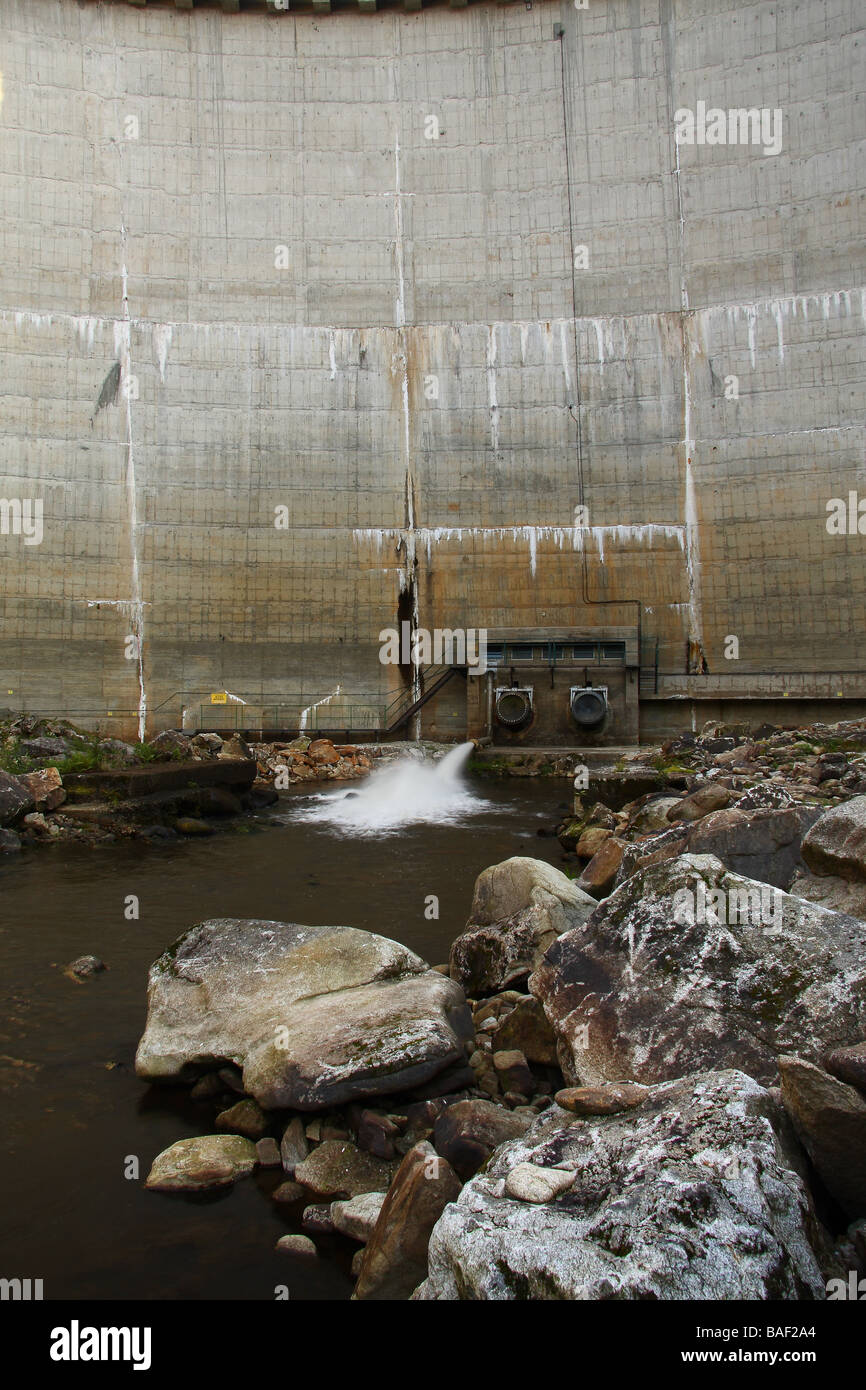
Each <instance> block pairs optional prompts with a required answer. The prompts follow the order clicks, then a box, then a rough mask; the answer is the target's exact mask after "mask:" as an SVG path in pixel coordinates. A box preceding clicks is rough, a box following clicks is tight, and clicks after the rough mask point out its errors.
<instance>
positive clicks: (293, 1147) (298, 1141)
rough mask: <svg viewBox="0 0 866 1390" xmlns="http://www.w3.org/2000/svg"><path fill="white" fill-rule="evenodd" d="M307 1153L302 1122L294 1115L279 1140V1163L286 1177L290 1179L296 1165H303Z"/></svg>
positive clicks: (307, 1146)
mask: <svg viewBox="0 0 866 1390" xmlns="http://www.w3.org/2000/svg"><path fill="white" fill-rule="evenodd" d="M309 1152H310V1146H309V1144H308V1142H307V1136H306V1134H305V1133H304V1122H303V1120H302V1119H301V1117H300V1115H295V1116H294V1118H293V1119H291V1120H289V1123H288V1124H287V1125H286V1127H285V1129H284V1130H283V1137H282V1139H281V1140H280V1162H281V1163H282V1165H283V1172H284V1173H285V1174H286V1175H287V1176H288V1177H292V1176H293V1175H294V1172H295V1169H296V1168H297V1166H298V1164H299V1163H303V1161H304V1159H305V1158H306V1157H307V1154H308V1153H309Z"/></svg>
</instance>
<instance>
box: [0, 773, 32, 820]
mask: <svg viewBox="0 0 866 1390" xmlns="http://www.w3.org/2000/svg"><path fill="white" fill-rule="evenodd" d="M35 805H36V802H35V801H34V799H33V794H32V792H31V791H30V788H29V787H27V786H25V784H24V782H22V781H21V779H20V778H18V777H13V776H12V774H11V773H9V772H3V771H0V826H12V825H17V824H18V822H19V821H21V820H23V819H24V817H25V816H26V815H29V814H30V812H31V811H32V810H33V808H34V806H35Z"/></svg>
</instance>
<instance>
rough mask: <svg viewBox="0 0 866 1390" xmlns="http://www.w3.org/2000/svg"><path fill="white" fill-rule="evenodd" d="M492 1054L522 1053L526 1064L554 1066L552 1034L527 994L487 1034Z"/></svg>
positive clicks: (546, 1022)
mask: <svg viewBox="0 0 866 1390" xmlns="http://www.w3.org/2000/svg"><path fill="white" fill-rule="evenodd" d="M491 1040H492V1043H493V1050H494V1051H495V1052H508V1051H512V1050H517V1051H520V1052H522V1053H523V1055H524V1057H525V1058H526V1060H527V1061H528V1062H535V1063H537V1064H539V1065H541V1066H552V1067H555V1066H556V1064H557V1063H556V1034H555V1033H554V1031H553V1029H552V1028H551V1026H550V1024H549V1023H548V1021H547V1015H546V1014H545V1012H544V1009H543V1008H542V1007H541V1005H540V1003H539V1002H538V1000H537V999H534V998H533V997H532V995H531V994H527V995H523V996H522V997H521V998H520V999H519V1000H518V1002H517V1003H516V1004H515V1006H514V1008H513V1009H511V1010H510V1012H508V1013H507V1014H505V1016H504V1018H502V1019H501V1021H500V1023H499V1026H498V1027H497V1028H496V1030H495V1031H493V1032H492V1033H491Z"/></svg>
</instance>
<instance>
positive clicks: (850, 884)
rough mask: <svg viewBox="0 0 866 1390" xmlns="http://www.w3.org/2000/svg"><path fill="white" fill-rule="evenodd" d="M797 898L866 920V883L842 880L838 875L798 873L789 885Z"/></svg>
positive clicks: (802, 871)
mask: <svg viewBox="0 0 866 1390" xmlns="http://www.w3.org/2000/svg"><path fill="white" fill-rule="evenodd" d="M788 892H789V893H793V894H794V896H795V897H796V898H805V899H806V901H807V902H810V903H818V904H819V905H820V906H821V907H829V908H831V909H832V911H833V912H847V913H848V914H849V916H851V917H863V918H864V919H866V882H861V881H860V880H858V879H849V878H840V877H839V875H838V874H811V873H809V871H808V869H805V870H801V871H800V872H799V873H796V874H795V875H794V877H793V878H792V880H791V882H790V884H789V885H788Z"/></svg>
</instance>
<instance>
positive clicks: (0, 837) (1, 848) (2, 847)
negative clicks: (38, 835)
mask: <svg viewBox="0 0 866 1390" xmlns="http://www.w3.org/2000/svg"><path fill="white" fill-rule="evenodd" d="M20 849H21V837H20V836H19V835H16V833H15V831H14V830H0V854H17V853H18V852H19V851H20Z"/></svg>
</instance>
